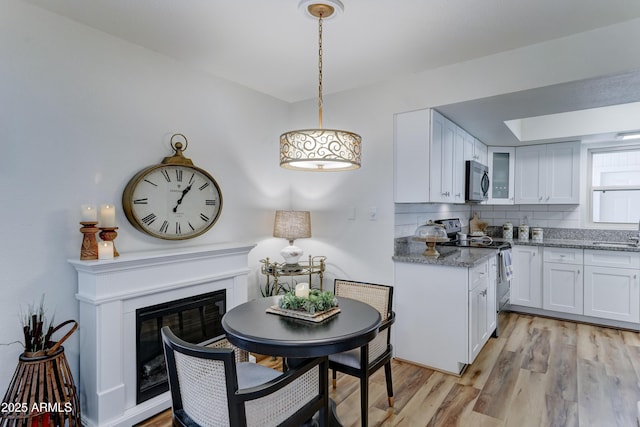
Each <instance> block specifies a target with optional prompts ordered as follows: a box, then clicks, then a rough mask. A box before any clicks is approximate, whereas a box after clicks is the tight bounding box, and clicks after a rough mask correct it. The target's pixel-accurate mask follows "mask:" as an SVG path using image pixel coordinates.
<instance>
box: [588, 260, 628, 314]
mask: <svg viewBox="0 0 640 427" xmlns="http://www.w3.org/2000/svg"><path fill="white" fill-rule="evenodd" d="M639 268H640V254H637V253H632V252H619V251H618V252H608V251H593V250H585V266H584V273H585V274H584V314H585V316H593V317H599V318H603V319H611V320H620V321H624V322H633V323H638V322H640V283H639V280H638V272H639V270H638V269H639Z"/></svg>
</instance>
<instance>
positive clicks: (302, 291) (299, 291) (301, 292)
mask: <svg viewBox="0 0 640 427" xmlns="http://www.w3.org/2000/svg"><path fill="white" fill-rule="evenodd" d="M296 296H297V297H300V298H309V284H308V283H298V284H297V285H296Z"/></svg>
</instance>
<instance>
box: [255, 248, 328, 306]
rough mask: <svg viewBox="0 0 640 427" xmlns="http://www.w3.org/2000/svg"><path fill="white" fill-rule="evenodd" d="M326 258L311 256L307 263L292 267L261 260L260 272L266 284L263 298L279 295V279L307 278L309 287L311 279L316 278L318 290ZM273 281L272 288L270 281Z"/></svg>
mask: <svg viewBox="0 0 640 427" xmlns="http://www.w3.org/2000/svg"><path fill="white" fill-rule="evenodd" d="M326 259H327V257H326V256H311V255H309V260H308V261H302V262H300V263H298V264H296V265H294V266H292V265H288V264H285V263H277V262H271V261H270V260H269V258H265V259H261V260H260V262H261V263H262V267H261V268H260V271H261V273H262V274H264V275H265V276H266V277H267V283H266V285H265V287H264V289H262V290H261V291H262V295H263V296H273V295H278V294H279V293H280V288H279V283H280V282H279V280H280V278H281V277H291V276H309V286H310V287H311V286H312V283H311V282H312V278H313V276H314V275H317V276H318V279H319V286H320V290H322V281H323V279H324V269H325V261H326ZM272 279H273V286H272V284H271V280H272Z"/></svg>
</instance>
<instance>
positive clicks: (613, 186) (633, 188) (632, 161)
mask: <svg viewBox="0 0 640 427" xmlns="http://www.w3.org/2000/svg"><path fill="white" fill-rule="evenodd" d="M589 159H590V162H589V165H590V168H591V186H590V194H591V222H593V223H599V224H602V223H610V224H638V221H640V147H637V146H634V147H615V148H606V149H597V150H596V149H593V150H590V151H589Z"/></svg>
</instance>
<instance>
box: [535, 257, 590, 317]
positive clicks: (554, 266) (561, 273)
mask: <svg viewBox="0 0 640 427" xmlns="http://www.w3.org/2000/svg"><path fill="white" fill-rule="evenodd" d="M543 251H544V252H543V260H544V263H543V268H542V295H543V298H542V300H543V301H542V308H543V309H545V310H553V311H560V312H563V313H572V314H583V283H582V277H583V274H582V270H583V267H582V249H565V248H544V249H543Z"/></svg>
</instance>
